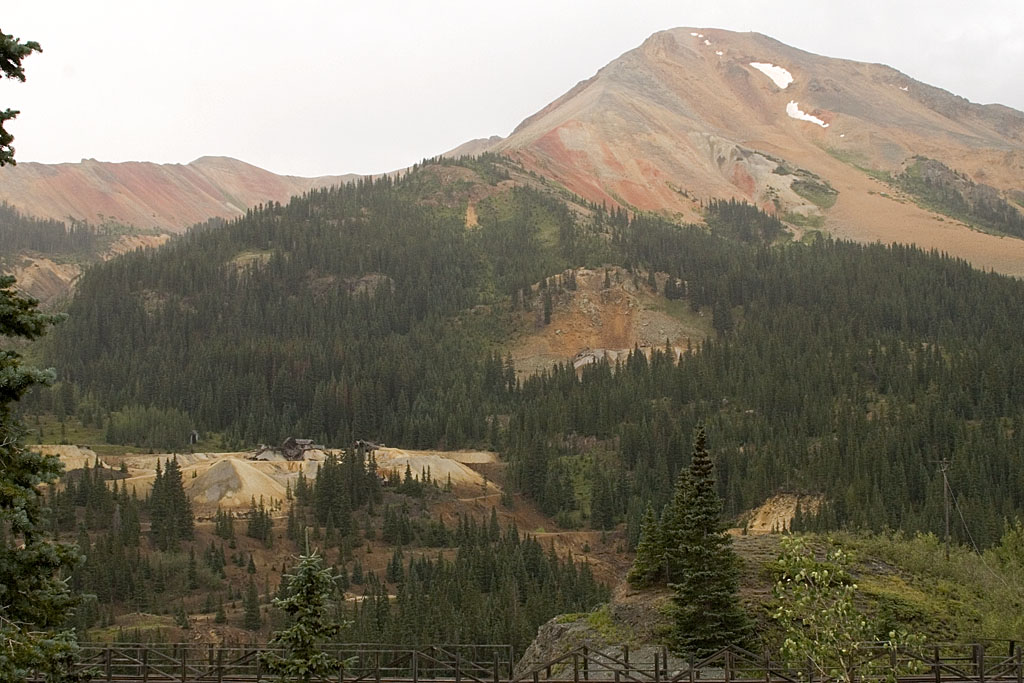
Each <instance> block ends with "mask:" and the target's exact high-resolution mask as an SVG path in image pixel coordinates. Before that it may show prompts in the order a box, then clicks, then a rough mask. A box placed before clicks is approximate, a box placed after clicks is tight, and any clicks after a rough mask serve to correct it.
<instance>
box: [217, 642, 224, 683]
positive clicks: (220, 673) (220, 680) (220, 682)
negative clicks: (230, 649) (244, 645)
mask: <svg viewBox="0 0 1024 683" xmlns="http://www.w3.org/2000/svg"><path fill="white" fill-rule="evenodd" d="M217 683H224V648H220V647H218V648H217Z"/></svg>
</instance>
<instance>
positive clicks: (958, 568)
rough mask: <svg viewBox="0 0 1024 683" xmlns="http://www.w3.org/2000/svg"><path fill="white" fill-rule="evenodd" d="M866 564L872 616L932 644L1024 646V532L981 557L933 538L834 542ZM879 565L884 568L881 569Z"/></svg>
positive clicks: (845, 537)
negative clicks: (1007, 642) (1009, 642)
mask: <svg viewBox="0 0 1024 683" xmlns="http://www.w3.org/2000/svg"><path fill="white" fill-rule="evenodd" d="M834 540H835V542H836V543H838V544H839V545H842V546H844V547H846V548H849V549H851V550H853V551H854V552H855V553H856V554H857V556H858V557H859V561H860V572H861V575H860V576H859V577H858V580H859V583H860V586H861V589H862V592H863V595H864V597H865V598H866V600H867V601H868V603H869V606H870V609H871V610H872V611H874V612H875V613H877V615H878V616H879V617H881V618H882V619H883V621H886V622H888V623H890V624H893V625H909V626H911V627H912V628H915V629H916V630H918V631H919V632H921V633H924V634H926V635H927V636H929V637H930V638H931V639H941V638H948V639H955V640H960V641H963V640H970V639H978V638H995V639H1018V640H1019V639H1021V638H1024V528H1022V527H1021V526H1020V524H1019V523H1018V525H1016V526H1015V527H1010V528H1009V529H1008V530H1007V532H1006V534H1005V535H1004V537H1003V540H1002V542H1001V544H1000V545H997V546H995V547H993V548H991V549H989V550H987V551H985V553H984V554H983V555H978V554H977V553H975V552H973V550H971V549H968V548H966V547H963V546H955V547H953V548H952V550H951V552H950V558H949V560H948V561H947V560H946V559H945V549H944V546H943V543H942V541H941V540H940V539H938V538H937V537H936V536H934V535H932V534H921V535H917V536H914V537H906V536H904V535H902V534H899V533H897V534H893V535H872V536H857V535H850V534H841V535H837V536H835V537H834ZM879 561H880V562H879Z"/></svg>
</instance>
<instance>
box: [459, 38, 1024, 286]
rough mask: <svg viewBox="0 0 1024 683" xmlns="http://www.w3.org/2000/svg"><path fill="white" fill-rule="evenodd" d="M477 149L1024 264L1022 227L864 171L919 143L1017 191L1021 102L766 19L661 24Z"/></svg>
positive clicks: (668, 195) (862, 235)
mask: <svg viewBox="0 0 1024 683" xmlns="http://www.w3.org/2000/svg"><path fill="white" fill-rule="evenodd" d="M755 63H756V64H759V65H762V68H758V67H755V66H753V64H755ZM769 67H771V68H775V67H782V69H784V70H785V72H786V73H788V76H789V77H790V78H791V82H789V83H786V79H782V80H779V81H776V80H775V78H773V77H772V76H771V75H770V74H769V73H768V72H766V70H768V71H770V69H769ZM762 69H766V70H762ZM783 85H785V87H782V86H783ZM472 147H473V149H474V150H481V149H483V150H486V151H492V152H499V153H503V154H506V155H508V156H510V157H512V158H515V159H517V160H518V161H520V162H521V163H523V164H524V165H525V166H526V167H527V168H528V169H530V170H533V171H536V172H537V173H540V174H542V175H545V176H548V177H550V178H552V179H554V180H555V181H557V182H559V183H561V184H562V185H564V186H565V187H567V188H568V189H570V190H571V191H573V192H575V193H577V194H579V195H581V196H583V197H585V198H587V199H590V200H593V201H599V202H607V203H608V204H610V205H616V204H618V205H629V206H632V207H636V208H639V209H644V210H653V211H659V212H664V213H668V214H670V215H677V216H679V217H681V218H683V219H686V220H694V219H698V218H699V211H700V206H701V201H703V200H707V199H709V198H714V197H721V198H727V197H735V198H739V199H744V200H747V201H750V202H752V203H754V204H757V205H758V206H760V207H762V208H764V209H766V210H768V211H774V212H777V213H779V214H780V215H781V216H782V217H783V218H785V219H788V220H790V222H793V223H794V224H797V225H799V224H808V223H809V224H811V225H814V226H821V227H823V228H824V229H826V230H828V231H830V232H832V233H833V234H835V235H837V236H839V237H844V238H848V239H855V240H861V241H875V240H882V241H886V242H889V241H898V242H903V243H915V244H918V245H919V246H922V247H925V248H937V249H940V250H944V251H948V252H950V253H953V254H956V255H959V256H962V257H964V258H966V259H968V260H969V261H971V262H972V263H973V264H975V265H976V266H979V267H984V268H993V269H996V270H999V271H1002V272H1006V273H1012V274H1017V275H1020V274H1024V241H1022V240H1017V239H1010V238H1002V237H998V236H994V235H989V234H984V233H980V232H977V231H972V230H970V229H968V228H967V227H966V226H964V225H962V224H959V223H956V222H953V223H949V222H947V221H939V220H938V217H937V215H936V214H934V213H931V212H929V211H927V210H925V209H922V208H920V207H919V206H917V205H915V204H913V203H910V202H904V203H899V202H896V201H893V200H892V199H891V197H889V196H887V195H889V193H888V192H887V191H886V190H887V189H888V186H886V185H884V184H881V183H879V181H878V180H876V179H875V178H872V177H871V176H870V175H869V174H868V173H867V172H866V171H869V170H870V171H878V172H893V173H895V172H899V171H900V170H901V169H902V167H903V166H904V164H905V163H906V162H907V160H908V159H910V158H911V157H913V156H914V155H921V156H926V157H929V158H933V159H937V160H939V161H941V162H943V163H944V164H946V165H947V166H949V167H950V168H952V169H955V170H957V171H959V172H962V173H965V174H967V176H969V177H970V178H972V179H973V180H975V181H976V182H979V183H982V182H983V183H985V184H987V185H991V186H992V187H994V188H996V190H998V191H1000V192H1003V193H1005V194H1006V195H1007V196H1008V197H1012V196H1016V195H1014V194H1013V193H1014V192H1019V191H1020V189H1021V187H1022V186H1024V113H1021V112H1018V111H1016V110H1013V109H1010V108H1009V107H1004V106H1001V105H980V104H974V103H971V102H969V101H967V100H965V99H964V98H962V97H958V96H956V95H953V94H951V93H949V92H946V91H944V90H941V89H939V88H935V87H932V86H930V85H927V84H924V83H921V82H919V81H916V80H914V79H912V78H910V77H908V76H906V75H904V74H902V73H900V72H899V71H897V70H895V69H892V68H890V67H888V66H884V65H880V64H867V63H861V62H854V61H848V60H841V59H833V58H828V57H821V56H818V55H814V54H811V53H808V52H804V51H802V50H798V49H795V48H792V47H789V46H787V45H784V44H782V43H780V42H778V41H776V40H773V39H772V38H769V37H767V36H763V35H760V34H757V33H734V32H731V31H723V30H718V29H691V28H678V29H672V30H669V31H662V32H659V33H656V34H654V35H653V36H651V37H650V38H649V39H648V40H647V41H645V42H644V43H643V45H641V46H640V47H638V48H636V49H634V50H631V51H629V52H627V53H626V54H624V55H622V56H621V57H619V58H618V59H616V60H615V61H613V62H611V63H610V64H609V65H607V66H606V67H604V68H603V69H601V70H600V71H599V72H598V73H597V74H596V75H594V76H593V77H592V78H590V79H588V80H585V81H582V82H580V83H579V84H578V85H576V86H575V87H574V88H572V89H571V90H570V91H569V92H567V93H566V94H565V95H563V96H562V97H560V98H559V99H557V100H555V101H554V102H552V103H551V104H549V105H548V106H547V107H545V108H544V109H542V110H541V111H539V112H538V113H536V114H534V115H533V116H531V117H529V118H528V119H526V120H525V121H523V122H522V124H520V125H519V127H518V128H516V130H515V131H513V133H512V134H511V135H510V136H509V137H508V138H505V139H504V140H498V141H495V142H494V143H493V144H491V145H488V146H486V147H481V146H480V141H474V143H472ZM801 171H802V172H804V173H805V174H807V175H806V176H804V177H810V178H813V179H816V180H817V181H820V182H821V183H823V184H827V185H828V186H830V187H831V188H834V190H836V191H838V194H837V195H836V196H835V199H834V202H835V203H834V206H823V205H821V202H815V201H814V200H813V199H809V198H808V197H807V193H806V192H798V191H796V190H795V189H794V185H793V182H794V181H795V180H797V179H799V178H800V177H801V173H800V172H801Z"/></svg>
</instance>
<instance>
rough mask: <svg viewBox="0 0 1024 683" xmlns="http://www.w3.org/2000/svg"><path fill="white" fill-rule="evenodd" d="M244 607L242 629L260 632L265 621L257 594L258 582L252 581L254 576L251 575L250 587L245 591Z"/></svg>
mask: <svg viewBox="0 0 1024 683" xmlns="http://www.w3.org/2000/svg"><path fill="white" fill-rule="evenodd" d="M242 606H243V607H244V608H245V617H244V619H243V621H242V627H243V628H245V629H246V630H248V631H259V630H260V627H261V626H262V625H263V619H262V618H261V617H260V599H259V596H258V595H257V594H256V582H254V581H253V580H252V575H249V585H248V586H247V587H246V589H245V598H244V600H243V605H242Z"/></svg>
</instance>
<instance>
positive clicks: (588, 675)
mask: <svg viewBox="0 0 1024 683" xmlns="http://www.w3.org/2000/svg"><path fill="white" fill-rule="evenodd" d="M324 650H325V651H327V652H329V653H331V654H332V655H334V656H335V657H336V658H337V659H338V660H339V661H342V662H344V664H343V665H342V666H340V667H339V668H338V670H337V671H335V672H333V673H332V675H331V676H330V677H329V678H324V679H320V681H321V682H322V683H325V682H326V681H331V682H332V683H420V682H421V681H423V682H425V683H542V682H551V683H570V682H571V683H581V682H582V683H589V682H590V681H607V682H609V683H843V682H844V681H847V680H849V678H850V677H849V673H848V672H847V674H846V675H844V672H840V671H832V670H829V669H827V668H824V667H817V666H815V664H814V662H806V663H799V664H797V665H794V664H793V663H791V662H782V661H779V660H777V659H773V658H772V657H771V656H770V655H769V654H768V653H760V654H758V653H754V652H750V651H748V650H745V649H743V648H740V647H735V646H734V647H727V648H724V649H722V650H720V651H718V652H716V653H713V654H712V655H710V656H707V657H704V658H694V657H689V658H679V657H673V656H672V655H670V654H669V653H668V652H667V651H666V650H664V649H661V650H658V649H652V648H640V649H639V650H634V651H633V652H632V653H631V651H630V648H629V646H628V645H623V646H621V647H616V648H605V649H596V648H593V647H588V646H582V647H579V648H577V649H575V650H571V651H569V652H566V653H564V654H561V655H558V656H557V657H553V658H552V659H550V660H547V661H543V662H540V663H532V664H530V665H526V664H520V665H519V666H517V665H516V661H515V653H514V651H513V648H512V647H510V646H504V645H424V646H421V647H403V646H393V645H380V644H362V643H356V644H333V645H327V646H325V647H324ZM861 650H862V653H863V654H862V656H861V658H860V659H859V660H858V661H857V663H856V664H857V665H856V666H855V667H852V670H853V671H855V672H856V673H855V676H854V678H855V681H854V683H882V682H885V683H1024V648H1022V647H1020V646H1019V645H1018V644H1017V643H1016V642H1012V641H987V642H984V643H968V644H956V643H947V644H934V645H928V646H921V647H914V648H897V649H894V648H891V647H889V646H887V645H884V644H869V645H865V646H863V647H862V648H861ZM270 652H272V650H271V649H270V648H267V647H261V646H242V647H219V646H215V645H195V644H166V645H152V644H141V643H113V644H107V643H104V644H97V643H84V644H82V645H81V651H80V653H79V657H78V661H77V664H76V670H77V671H78V672H81V673H84V674H87V675H88V676H90V677H91V679H92V680H93V681H108V682H110V683H114V682H115V681H117V682H118V683H261V682H262V681H271V680H276V679H275V678H274V677H271V676H269V675H268V673H267V671H266V667H265V666H264V664H263V660H262V657H261V654H264V653H270ZM35 680H40V679H33V678H32V677H30V678H29V679H28V681H35Z"/></svg>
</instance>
